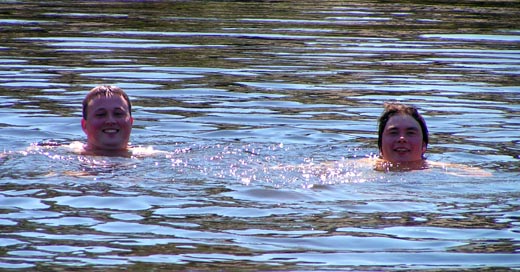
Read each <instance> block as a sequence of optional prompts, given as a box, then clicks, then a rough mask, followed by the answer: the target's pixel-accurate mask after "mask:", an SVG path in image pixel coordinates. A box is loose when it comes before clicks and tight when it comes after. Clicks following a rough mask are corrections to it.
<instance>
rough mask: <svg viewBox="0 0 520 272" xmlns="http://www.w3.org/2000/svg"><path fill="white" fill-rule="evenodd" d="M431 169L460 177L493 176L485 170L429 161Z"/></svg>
mask: <svg viewBox="0 0 520 272" xmlns="http://www.w3.org/2000/svg"><path fill="white" fill-rule="evenodd" d="M428 167H429V168H438V169H441V170H442V171H443V172H444V173H446V174H449V175H453V176H460V177H491V176H493V174H492V173H491V172H490V171H487V170H485V169H482V168H479V167H474V166H469V165H463V164H458V163H444V162H436V161H428Z"/></svg>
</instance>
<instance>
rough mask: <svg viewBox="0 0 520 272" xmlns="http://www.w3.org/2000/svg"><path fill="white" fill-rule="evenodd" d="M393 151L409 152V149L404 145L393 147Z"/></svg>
mask: <svg viewBox="0 0 520 272" xmlns="http://www.w3.org/2000/svg"><path fill="white" fill-rule="evenodd" d="M394 151H395V152H397V153H406V152H409V151H410V150H409V149H408V148H405V147H398V148H394Z"/></svg>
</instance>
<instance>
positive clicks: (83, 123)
mask: <svg viewBox="0 0 520 272" xmlns="http://www.w3.org/2000/svg"><path fill="white" fill-rule="evenodd" d="M81 129H83V132H85V134H87V120H85V119H83V118H81Z"/></svg>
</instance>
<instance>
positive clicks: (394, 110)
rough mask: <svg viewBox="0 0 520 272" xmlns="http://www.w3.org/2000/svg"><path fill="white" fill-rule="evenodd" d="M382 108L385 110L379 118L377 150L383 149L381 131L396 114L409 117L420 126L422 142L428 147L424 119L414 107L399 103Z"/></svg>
mask: <svg viewBox="0 0 520 272" xmlns="http://www.w3.org/2000/svg"><path fill="white" fill-rule="evenodd" d="M384 107H385V110H384V111H383V114H382V115H381V117H379V131H378V138H377V147H378V148H379V150H381V148H382V147H383V131H384V130H385V127H386V123H388V120H390V118H391V117H392V116H394V115H398V114H406V115H410V116H412V117H413V119H415V120H416V121H417V122H418V123H419V125H420V126H421V131H422V137H423V142H424V143H425V144H426V145H428V127H427V126H426V121H424V118H423V117H422V116H421V114H420V113H419V111H418V110H417V108H416V107H414V106H407V105H404V104H400V103H385V106H384Z"/></svg>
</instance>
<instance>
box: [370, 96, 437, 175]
mask: <svg viewBox="0 0 520 272" xmlns="http://www.w3.org/2000/svg"><path fill="white" fill-rule="evenodd" d="M384 107H385V110H384V111H383V114H382V115H381V117H380V118H379V131H378V140H377V145H378V148H379V159H378V160H377V161H376V165H375V169H376V170H380V171H396V170H397V171H398V170H405V171H406V170H420V169H425V168H427V164H426V159H425V157H424V154H425V153H426V149H427V147H428V127H427V126H426V122H425V121H424V118H423V117H422V116H421V114H419V112H418V110H417V109H416V108H415V107H412V106H407V105H403V104H399V103H385V106H384Z"/></svg>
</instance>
